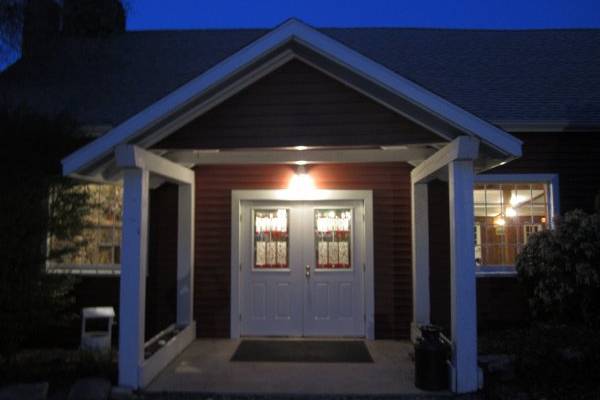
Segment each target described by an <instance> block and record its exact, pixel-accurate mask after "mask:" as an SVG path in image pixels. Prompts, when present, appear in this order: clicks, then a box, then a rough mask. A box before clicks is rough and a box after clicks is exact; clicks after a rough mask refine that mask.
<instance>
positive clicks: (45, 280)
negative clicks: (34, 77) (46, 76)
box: [0, 108, 88, 361]
mask: <svg viewBox="0 0 600 400" xmlns="http://www.w3.org/2000/svg"><path fill="white" fill-rule="evenodd" d="M0 132H1V137H2V141H3V145H2V146H0V166H1V170H2V171H3V178H4V179H3V187H2V196H1V197H0V215H2V218H0V243H2V246H0V321H2V329H0V355H1V356H4V357H5V358H7V359H8V360H9V361H11V360H12V359H13V357H14V355H15V354H16V352H17V351H18V350H19V348H20V346H21V345H22V344H23V343H24V342H25V341H26V340H28V339H30V338H31V337H33V336H34V335H36V334H39V332H40V330H42V329H47V328H48V327H51V326H53V325H54V324H58V323H61V322H64V319H65V318H67V317H69V315H68V313H67V312H66V310H67V309H68V307H69V305H71V303H72V298H71V296H70V295H69V293H70V291H71V289H72V287H73V284H74V279H73V278H68V277H65V276H52V275H48V274H46V273H45V262H46V261H47V260H48V256H49V255H48V254H47V252H46V241H47V237H48V236H47V234H48V233H50V234H54V235H59V236H62V237H68V236H69V235H75V234H77V233H78V232H79V231H80V230H81V228H82V226H83V225H82V218H81V217H82V215H83V213H85V212H86V210H87V201H88V200H87V198H86V196H85V195H82V194H81V193H80V192H78V191H75V190H72V188H73V186H74V184H75V183H74V182H73V181H72V180H70V179H67V178H63V177H62V176H61V166H60V160H61V158H62V157H64V156H65V155H66V154H68V153H69V152H71V151H72V150H74V149H75V148H77V147H79V146H81V145H82V144H83V143H85V142H86V141H87V139H85V138H84V137H82V136H81V135H80V134H79V132H78V129H77V125H76V124H75V123H73V122H72V121H70V120H69V119H67V118H64V117H59V118H45V117H42V116H39V115H36V114H34V113H32V112H30V111H28V110H27V109H25V108H1V109H0ZM49 196H50V197H52V198H53V199H55V200H57V201H56V203H53V206H52V207H49ZM51 256H53V255H51Z"/></svg>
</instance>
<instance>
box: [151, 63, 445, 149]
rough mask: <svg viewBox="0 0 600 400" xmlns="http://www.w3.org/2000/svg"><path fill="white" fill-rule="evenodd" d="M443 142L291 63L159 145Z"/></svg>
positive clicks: (313, 71) (320, 73)
mask: <svg viewBox="0 0 600 400" xmlns="http://www.w3.org/2000/svg"><path fill="white" fill-rule="evenodd" d="M439 141H440V138H439V137H438V136H436V135H434V134H432V133H431V132H429V131H427V130H426V129H425V128H423V127H421V126H419V125H417V124H415V123H414V122H411V121H410V120H409V119H407V118H404V117H401V116H399V115H398V114H396V113H394V112H392V111H390V110H389V109H387V108H385V107H383V106H382V105H380V104H378V103H376V102H374V101H373V100H371V99H369V98H368V97H366V96H364V95H362V94H360V93H359V92H357V91H355V90H353V89H350V88H349V87H347V86H345V85H343V84H341V83H339V82H338V81H336V80H334V79H332V78H330V77H329V76H327V75H325V74H324V73H322V72H320V71H318V70H316V69H314V68H312V67H309V66H308V65H306V64H304V63H302V62H300V61H291V62H289V63H288V64H286V65H284V66H283V67H281V68H279V69H277V70H276V71H274V72H272V73H270V74H269V75H267V76H266V77H264V78H262V79H260V80H259V81H257V82H256V83H254V84H253V85H251V86H250V87H248V88H246V89H244V90H242V91H241V92H240V93H238V94H236V95H235V96H233V97H232V98H230V99H228V100H226V101H225V102H224V103H223V104H221V105H219V106H218V107H216V108H214V109H212V110H210V111H209V112H207V113H206V114H204V115H202V116H200V117H198V118H196V119H195V120H194V121H192V122H190V123H189V124H187V125H186V126H184V127H182V128H181V129H179V130H178V131H176V132H174V133H173V134H172V135H170V136H169V137H167V138H165V139H164V140H162V141H161V142H160V143H157V144H156V145H155V146H154V147H155V148H164V149H174V148H177V149H180V148H185V149H191V148H242V147H243V148H249V147H282V146H297V145H304V146H329V145H335V146H340V145H341V146H352V145H383V144H406V143H411V144H414V143H425V142H439Z"/></svg>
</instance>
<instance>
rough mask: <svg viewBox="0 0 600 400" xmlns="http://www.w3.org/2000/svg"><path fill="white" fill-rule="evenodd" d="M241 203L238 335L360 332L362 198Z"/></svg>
mask: <svg viewBox="0 0 600 400" xmlns="http://www.w3.org/2000/svg"><path fill="white" fill-rule="evenodd" d="M242 204H243V206H242V221H241V224H240V226H241V229H242V232H241V244H242V247H241V249H240V250H241V256H242V263H241V265H240V268H241V275H240V277H241V285H240V290H241V293H240V300H241V304H240V306H241V307H240V308H241V312H242V313H241V329H242V331H241V333H242V335H246V336H364V335H365V319H364V315H365V314H364V312H365V311H364V310H365V305H364V260H363V259H364V242H363V238H364V217H363V215H364V205H363V204H362V202H358V201H352V202H340V201H338V202H281V203H276V202H246V203H242Z"/></svg>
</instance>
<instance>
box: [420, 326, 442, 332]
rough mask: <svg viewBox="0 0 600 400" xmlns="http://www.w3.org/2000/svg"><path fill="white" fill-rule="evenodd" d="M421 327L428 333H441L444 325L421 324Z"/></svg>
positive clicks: (422, 330)
mask: <svg viewBox="0 0 600 400" xmlns="http://www.w3.org/2000/svg"><path fill="white" fill-rule="evenodd" d="M419 329H420V330H421V332H427V333H440V332H442V327H441V326H438V325H421V326H420V327H419Z"/></svg>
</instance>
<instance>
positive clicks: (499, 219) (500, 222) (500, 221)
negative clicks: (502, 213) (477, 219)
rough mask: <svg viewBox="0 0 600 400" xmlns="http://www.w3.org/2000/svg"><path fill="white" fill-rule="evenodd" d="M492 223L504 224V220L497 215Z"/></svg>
mask: <svg viewBox="0 0 600 400" xmlns="http://www.w3.org/2000/svg"><path fill="white" fill-rule="evenodd" d="M494 225H498V226H504V225H506V220H505V219H504V218H502V217H498V218H496V219H495V220H494Z"/></svg>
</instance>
